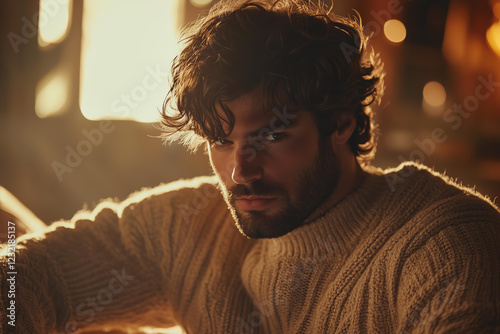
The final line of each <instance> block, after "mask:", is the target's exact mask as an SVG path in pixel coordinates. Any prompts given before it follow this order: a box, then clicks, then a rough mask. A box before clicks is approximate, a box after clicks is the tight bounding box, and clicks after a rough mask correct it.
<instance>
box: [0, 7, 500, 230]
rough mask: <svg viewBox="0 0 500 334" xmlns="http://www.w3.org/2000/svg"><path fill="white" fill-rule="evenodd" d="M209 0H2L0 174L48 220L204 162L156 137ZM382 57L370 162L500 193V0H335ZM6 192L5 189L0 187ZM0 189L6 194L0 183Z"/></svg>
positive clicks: (182, 174)
mask: <svg viewBox="0 0 500 334" xmlns="http://www.w3.org/2000/svg"><path fill="white" fill-rule="evenodd" d="M214 3H215V0H214V1H210V0H143V1H133V0H106V1H102V0H86V1H83V0H41V1H36V0H1V1H0V16H1V17H0V27H1V36H2V37H1V46H2V47H1V77H0V85H1V86H0V136H1V141H0V152H1V154H0V171H1V173H0V186H3V187H4V188H5V189H6V190H7V191H8V192H9V193H10V194H12V195H13V196H15V197H16V198H17V199H18V200H19V201H20V202H21V203H22V204H24V205H25V206H26V207H27V208H29V209H31V211H32V212H33V213H34V214H35V215H36V216H38V217H39V218H40V219H41V220H42V221H43V222H46V223H50V222H52V221H54V220H58V219H69V218H71V216H72V215H73V213H74V212H75V211H77V210H79V209H81V208H82V207H88V208H92V207H93V206H94V205H95V204H96V203H98V202H99V200H100V199H103V198H107V197H113V198H117V199H120V200H123V199H125V198H126V197H127V196H128V194H130V193H131V192H134V191H136V190H139V189H141V188H142V187H151V186H155V185H157V184H159V183H161V182H169V181H172V180H176V179H179V178H189V177H193V176H196V175H202V174H207V173H210V169H209V165H208V160H207V157H206V156H205V155H204V154H203V153H202V152H200V153H197V154H190V153H188V152H187V151H186V150H185V149H184V148H183V147H182V146H180V145H170V146H165V145H162V142H161V140H160V139H158V138H156V137H157V136H158V135H159V134H160V131H159V130H158V129H157V128H155V123H154V122H155V121H156V120H157V118H158V108H161V105H162V102H163V99H164V97H165V95H166V92H167V87H168V73H169V68H170V62H171V60H172V59H173V57H174V56H175V54H176V53H177V52H178V50H179V45H178V39H179V30H180V28H181V27H182V26H184V25H185V24H186V23H188V22H190V21H192V20H193V19H195V18H196V17H198V16H199V15H200V14H202V13H203V12H204V11H207V10H208V9H209V8H210V6H212V5H213V4H214ZM353 9H356V10H357V11H358V12H359V14H360V16H361V18H362V21H363V24H364V25H365V30H366V31H367V32H369V33H372V35H373V37H372V42H371V46H372V47H373V48H374V50H375V51H376V52H378V53H379V54H380V56H381V58H382V59H383V61H384V63H385V71H386V77H385V80H386V91H385V96H384V98H383V100H382V103H381V105H380V106H377V107H376V108H375V111H376V113H377V120H378V121H379V123H380V130H381V132H382V136H381V137H380V140H379V146H378V151H377V155H376V158H375V160H374V162H373V164H374V165H376V166H379V167H383V168H386V167H389V166H397V165H398V164H399V163H400V162H401V161H404V160H419V161H421V162H423V163H425V164H426V165H428V166H430V167H434V168H435V169H436V170H437V171H440V172H445V171H446V174H447V175H449V176H451V177H454V178H458V179H459V180H461V181H462V182H463V184H465V185H470V186H475V187H476V189H477V190H479V191H480V192H482V193H484V194H486V195H488V196H490V197H492V198H496V197H497V196H498V195H499V194H500V0H476V1H474V2H472V1H465V0H438V1H429V0H413V1H410V0H400V1H399V0H376V1H374V0H370V1H368V0H349V1H347V0H338V1H335V4H334V7H333V10H334V12H335V13H337V14H339V15H350V16H353V15H355V12H354V11H353ZM1 194H3V193H2V192H0V195H1ZM2 196H3V197H2V198H1V200H3V201H4V202H5V200H6V198H7V197H6V196H7V195H5V196H4V195H2Z"/></svg>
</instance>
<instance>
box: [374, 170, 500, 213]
mask: <svg viewBox="0 0 500 334" xmlns="http://www.w3.org/2000/svg"><path fill="white" fill-rule="evenodd" d="M379 172H381V173H382V174H383V176H384V178H385V180H386V182H387V186H388V189H389V191H390V192H392V193H394V194H395V195H396V196H395V197H396V198H399V199H401V200H411V201H412V202H413V203H411V204H413V205H418V204H419V203H418V202H421V203H423V205H424V207H427V208H428V207H435V206H448V207H449V206H450V205H451V206H452V207H454V209H474V208H479V207H485V208H488V210H492V211H496V212H497V213H498V212H500V210H499V208H498V205H497V204H495V203H494V201H492V200H491V199H490V198H489V197H487V196H485V195H483V194H481V193H480V192H478V191H476V190H475V189H474V188H471V187H468V186H465V185H463V184H462V183H461V182H460V181H459V180H457V179H453V178H451V177H449V176H447V175H445V174H443V173H439V172H437V171H435V170H433V169H432V168H429V167H427V166H425V165H422V164H418V163H415V162H405V163H402V164H401V165H399V166H398V167H396V168H391V169H386V170H383V171H382V170H379ZM408 204H409V205H410V203H408Z"/></svg>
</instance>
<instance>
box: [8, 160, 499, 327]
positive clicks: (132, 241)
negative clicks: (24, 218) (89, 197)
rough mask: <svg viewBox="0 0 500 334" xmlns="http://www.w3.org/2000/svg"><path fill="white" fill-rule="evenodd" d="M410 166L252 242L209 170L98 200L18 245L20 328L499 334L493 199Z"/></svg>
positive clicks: (375, 175)
mask: <svg viewBox="0 0 500 334" xmlns="http://www.w3.org/2000/svg"><path fill="white" fill-rule="evenodd" d="M400 168H402V169H396V170H391V171H385V172H384V173H385V175H384V174H380V173H376V172H374V171H372V172H371V173H372V174H371V175H370V176H369V177H367V178H366V179H365V181H364V182H363V184H362V185H361V186H360V187H359V188H358V189H357V190H355V191H354V192H352V193H351V194H349V195H348V196H346V197H345V198H344V199H343V200H342V201H341V202H339V203H337V204H335V205H334V206H333V207H329V206H328V205H326V204H325V205H324V206H323V211H322V213H321V214H320V215H319V216H318V217H317V218H315V219H314V220H313V221H312V222H310V223H309V224H308V225H306V226H303V227H300V228H298V229H296V230H294V231H292V232H290V233H288V234H286V235H285V236H283V237H280V238H276V239H262V240H249V239H246V238H244V237H243V236H242V235H241V234H240V233H239V231H238V230H237V228H236V227H235V225H234V222H233V221H232V218H231V216H230V214H229V212H228V209H227V207H226V204H225V202H224V201H223V199H222V198H221V196H220V195H219V192H218V190H217V188H216V186H215V184H216V180H215V179H214V178H212V177H205V178H197V179H194V180H191V181H179V182H175V183H172V184H168V185H163V186H160V187H157V188H155V189H151V190H147V191H142V192H140V193H138V194H136V195H134V196H132V197H131V198H130V199H129V200H127V201H125V202H124V203H121V204H112V203H109V202H107V203H102V204H101V205H100V206H99V207H98V208H97V209H96V210H95V211H94V212H93V213H91V214H90V213H83V214H78V215H77V216H75V218H74V219H73V221H72V222H71V224H69V225H68V224H63V223H59V224H58V226H64V227H58V228H55V225H54V226H53V228H52V232H49V233H46V234H45V235H43V236H40V237H39V238H38V239H31V240H29V241H25V242H23V243H22V244H23V245H24V246H25V248H24V249H20V250H19V253H18V254H17V258H16V270H17V276H16V277H17V278H16V279H17V290H16V299H15V302H16V327H15V329H16V332H17V333H30V334H34V333H52V332H53V331H55V330H57V333H71V332H72V331H74V330H76V329H80V328H86V329H88V328H91V329H96V328H104V327H107V328H122V329H124V328H128V329H129V330H130V329H133V330H134V331H131V332H134V333H136V332H141V330H140V328H141V327H145V326H152V327H170V326H174V325H181V326H182V327H183V328H184V330H185V331H186V332H187V333H224V334H225V333H273V334H274V333H314V334H316V333H445V332H446V333H482V332H484V333H493V332H497V333H498V332H500V214H499V212H498V209H496V208H495V207H494V206H492V205H491V203H490V202H488V201H487V200H485V199H484V198H480V197H477V196H476V195H474V194H473V193H472V191H470V190H468V189H465V188H460V187H457V186H455V185H452V184H450V182H449V181H446V180H445V179H444V178H442V177H440V176H438V175H436V174H435V173H432V172H431V171H428V170H427V169H425V168H424V167H422V166H415V165H406V166H405V167H400ZM379 172H381V171H379ZM18 246H19V248H21V243H19V244H18ZM2 268H3V269H2V270H3V274H2V278H1V280H2V281H1V285H2V295H1V301H2V305H1V310H0V313H1V315H2V318H3V319H5V318H6V317H5V313H4V312H6V307H7V303H8V300H7V298H6V289H7V288H8V287H7V283H6V279H5V277H8V275H7V274H6V273H5V272H6V271H7V269H6V267H5V266H4V267H2ZM7 320H9V319H7ZM2 326H3V331H2V332H3V333H9V332H14V331H13V327H12V326H10V325H9V324H7V323H6V322H5V321H4V322H3V323H2Z"/></svg>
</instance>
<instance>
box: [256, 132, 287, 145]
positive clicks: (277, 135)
mask: <svg viewBox="0 0 500 334" xmlns="http://www.w3.org/2000/svg"><path fill="white" fill-rule="evenodd" d="M285 138H286V134H284V133H281V132H271V133H267V134H265V135H263V136H262V139H261V140H262V141H264V142H268V143H277V142H279V141H281V140H283V139H285Z"/></svg>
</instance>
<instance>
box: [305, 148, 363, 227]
mask: <svg viewBox="0 0 500 334" xmlns="http://www.w3.org/2000/svg"><path fill="white" fill-rule="evenodd" d="M339 164H340V166H339V175H338V182H337V185H336V186H335V189H333V191H332V192H331V194H330V195H329V196H328V197H327V199H326V200H325V201H323V203H322V204H320V206H319V207H318V208H317V209H316V210H315V211H314V212H313V213H312V214H311V215H310V216H309V217H308V218H307V219H306V220H305V222H304V224H308V223H310V222H312V221H313V220H314V219H316V218H317V217H319V216H320V215H322V214H324V213H325V212H326V211H328V210H329V209H330V208H331V207H333V206H334V205H335V204H337V203H338V202H340V201H341V200H342V199H343V198H344V197H345V196H347V195H348V194H349V193H351V192H353V191H355V190H356V189H358V188H359V186H360V185H361V183H362V182H363V180H364V179H365V178H366V177H367V176H368V173H367V172H365V171H364V170H363V169H362V168H361V166H360V165H359V163H358V161H357V159H356V157H355V156H354V155H352V153H351V154H350V155H348V156H347V157H346V158H342V159H340V160H339Z"/></svg>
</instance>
